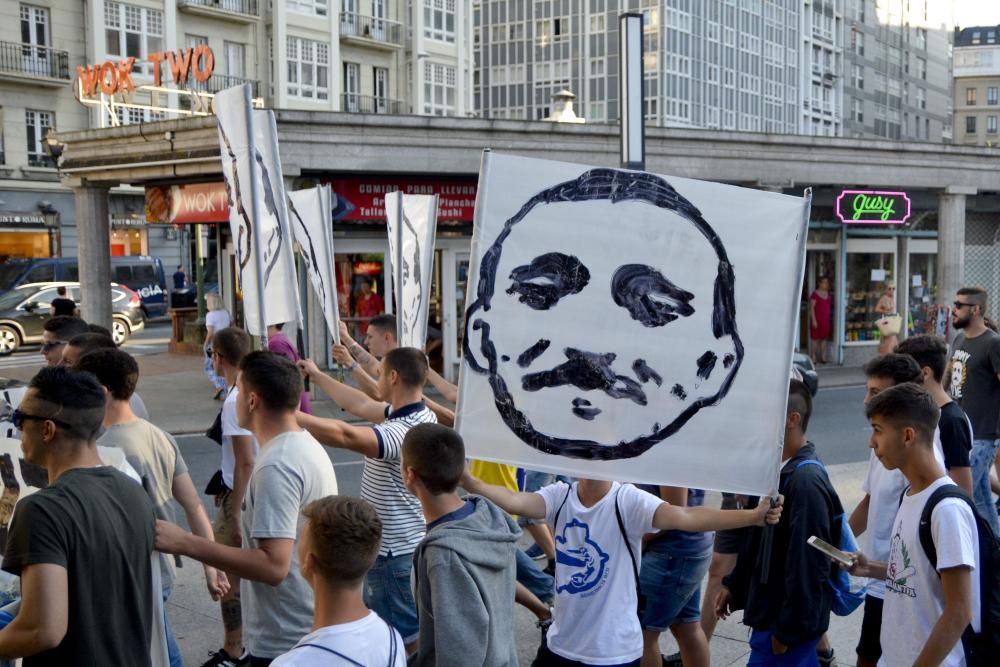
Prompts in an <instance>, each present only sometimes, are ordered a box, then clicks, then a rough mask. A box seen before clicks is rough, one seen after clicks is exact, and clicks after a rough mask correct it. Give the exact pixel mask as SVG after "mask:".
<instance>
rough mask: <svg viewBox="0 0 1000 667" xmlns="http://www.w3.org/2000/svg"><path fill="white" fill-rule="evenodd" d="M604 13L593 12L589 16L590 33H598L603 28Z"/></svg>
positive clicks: (602, 31) (600, 32) (602, 30)
mask: <svg viewBox="0 0 1000 667" xmlns="http://www.w3.org/2000/svg"><path fill="white" fill-rule="evenodd" d="M604 26H605V23H604V14H594V15H593V16H591V17H590V34H592V35H600V34H603V33H604V30H605V27H604Z"/></svg>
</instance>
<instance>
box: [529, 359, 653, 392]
mask: <svg viewBox="0 0 1000 667" xmlns="http://www.w3.org/2000/svg"><path fill="white" fill-rule="evenodd" d="M563 353H564V354H565V355H566V359H567V360H566V361H565V362H564V363H562V364H559V365H558V366H556V367H555V368H553V369H551V370H547V371H540V372H538V373H529V374H527V375H525V376H524V377H523V378H521V386H522V387H523V388H524V390H525V391H538V390H539V389H546V388H548V387H563V386H566V385H569V386H572V387H576V388H577V389H582V390H584V391H593V390H598V391H603V392H604V393H605V394H607V395H608V396H610V397H611V398H626V399H629V400H631V401H633V402H634V403H637V404H639V405H646V404H647V403H648V399H647V398H646V392H644V391H643V390H642V386H641V385H640V384H639V382H637V381H636V380H634V379H632V378H630V377H628V376H625V375H618V374H616V373H615V372H614V369H612V368H611V364H612V363H613V362H614V360H615V359H616V358H617V356H618V355H616V354H615V353H613V352H608V353H605V354H601V353H598V352H586V351H583V350H577V349H575V348H572V347H567V348H566V349H565V350H563Z"/></svg>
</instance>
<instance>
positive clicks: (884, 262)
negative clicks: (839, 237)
mask: <svg viewBox="0 0 1000 667" xmlns="http://www.w3.org/2000/svg"><path fill="white" fill-rule="evenodd" d="M894 280H895V276H894V275H893V254H892V253H849V254H848V255H847V299H846V300H847V303H846V315H845V320H844V321H845V326H844V340H845V342H857V341H872V342H874V341H877V340H878V338H879V334H878V327H876V326H875V322H876V321H877V320H878V319H880V318H881V315H880V314H879V313H878V312H876V310H875V307H876V306H877V305H878V303H879V300H880V299H881V298H882V297H883V296H884V295H885V294H886V293H887V288H888V286H889V285H890V284H893V281H894Z"/></svg>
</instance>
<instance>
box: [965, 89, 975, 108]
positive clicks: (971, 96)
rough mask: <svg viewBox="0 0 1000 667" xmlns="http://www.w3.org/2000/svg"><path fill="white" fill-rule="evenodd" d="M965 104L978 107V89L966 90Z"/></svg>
mask: <svg viewBox="0 0 1000 667" xmlns="http://www.w3.org/2000/svg"><path fill="white" fill-rule="evenodd" d="M965 103H966V104H968V105H969V106H970V107H974V106H976V89H975V88H966V89H965Z"/></svg>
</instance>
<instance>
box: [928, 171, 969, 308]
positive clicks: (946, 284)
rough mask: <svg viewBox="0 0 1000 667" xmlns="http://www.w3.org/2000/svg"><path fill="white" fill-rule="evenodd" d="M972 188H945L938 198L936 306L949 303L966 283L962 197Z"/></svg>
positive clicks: (963, 200)
mask: <svg viewBox="0 0 1000 667" xmlns="http://www.w3.org/2000/svg"><path fill="white" fill-rule="evenodd" d="M970 194H972V195H974V194H976V189H975V188H961V187H948V188H947V189H945V191H944V192H942V193H941V194H940V195H939V198H938V252H937V274H938V297H937V301H938V303H951V302H952V300H953V299H954V297H955V292H957V291H958V289H959V288H960V287H962V283H963V281H964V280H965V273H964V268H965V198H966V195H970Z"/></svg>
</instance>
